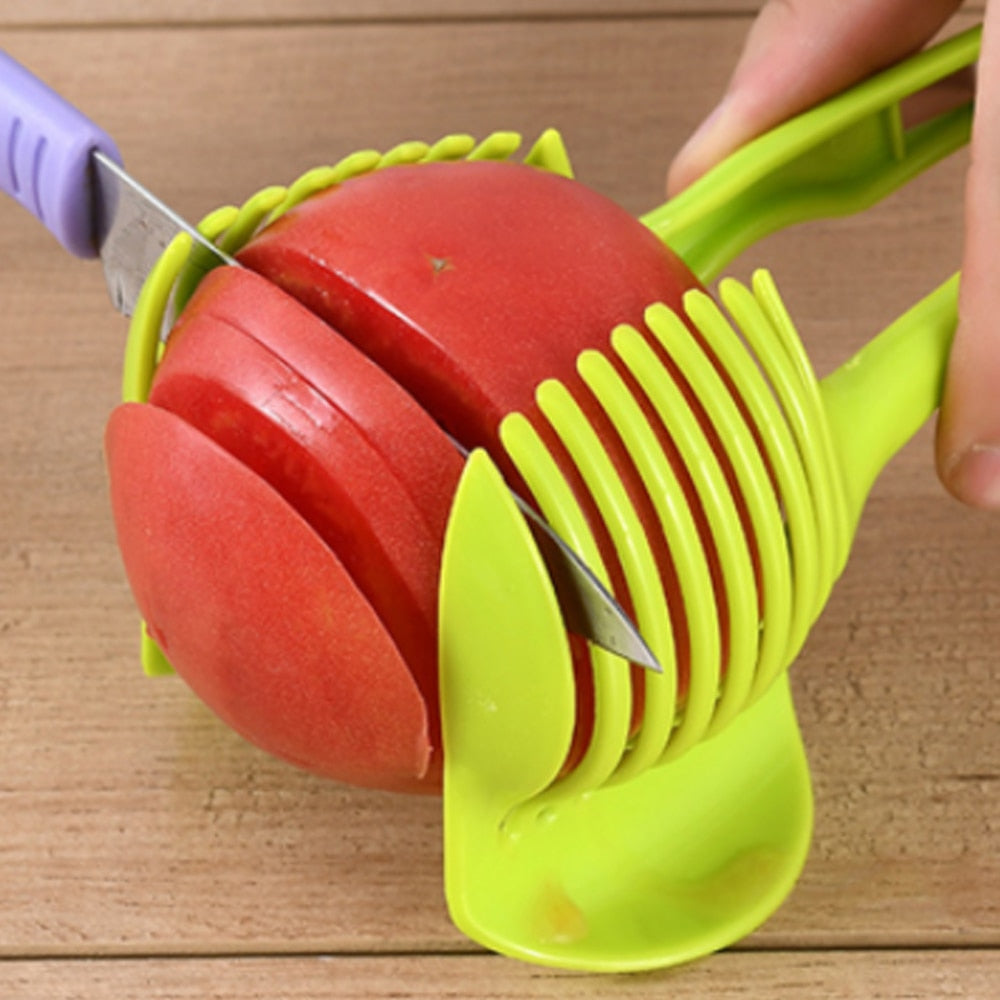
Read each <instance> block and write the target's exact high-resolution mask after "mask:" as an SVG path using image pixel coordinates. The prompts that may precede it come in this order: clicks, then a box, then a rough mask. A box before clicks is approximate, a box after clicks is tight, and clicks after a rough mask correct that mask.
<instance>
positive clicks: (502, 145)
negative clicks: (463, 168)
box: [466, 132, 521, 161]
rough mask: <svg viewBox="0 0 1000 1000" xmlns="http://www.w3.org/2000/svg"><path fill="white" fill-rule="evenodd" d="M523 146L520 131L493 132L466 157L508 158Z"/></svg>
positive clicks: (478, 158) (471, 159)
mask: <svg viewBox="0 0 1000 1000" xmlns="http://www.w3.org/2000/svg"><path fill="white" fill-rule="evenodd" d="M520 147H521V135H520V133H518V132H493V133H491V134H490V135H488V136H487V137H486V138H485V139H483V141H482V142H481V143H479V145H478V146H476V148H475V149H473V150H472V151H471V152H470V153H469V155H468V156H467V157H466V159H467V160H470V161H475V160H507V159H510V157H512V156H513V155H514V154H515V153H516V152H517V151H518V149H520Z"/></svg>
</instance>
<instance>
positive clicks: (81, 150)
mask: <svg viewBox="0 0 1000 1000" xmlns="http://www.w3.org/2000/svg"><path fill="white" fill-rule="evenodd" d="M95 150H100V151H101V152H103V153H104V154H105V155H106V156H108V157H109V158H111V159H113V160H115V162H117V163H121V156H120V154H119V153H118V149H117V147H116V146H115V144H114V141H113V140H112V139H111V137H110V136H109V135H108V134H107V133H106V132H105V131H104V130H103V129H101V128H99V127H98V126H97V125H95V124H94V123H93V122H92V121H91V120H90V119H89V118H87V117H86V115H84V114H83V113H82V112H80V111H78V110H77V109H76V108H75V107H73V105H72V104H70V103H69V102H68V101H66V100H65V99H64V98H62V97H60V96H59V94H57V93H56V92H55V91H54V90H52V88H51V87H49V86H47V85H46V84H44V83H42V81H41V80H39V79H38V78H37V77H36V76H34V75H33V74H31V73H30V72H28V70H26V69H25V68H24V67H23V66H22V65H21V64H20V63H18V62H17V61H16V60H14V59H12V58H11V57H10V56H9V55H8V54H7V53H6V52H4V51H2V50H0V188H2V189H3V190H4V191H6V192H7V194H9V195H10V196H11V197H13V198H14V199H16V200H17V201H19V202H20V203H21V204H22V205H23V206H24V207H25V208H26V209H28V211H29V212H31V213H32V215H34V216H35V217H36V218H37V219H38V220H39V221H41V222H42V223H44V224H45V226H46V228H47V229H48V230H49V232H51V233H52V234H53V235H54V236H55V237H56V239H58V240H59V242H60V243H61V244H62V245H63V246H64V247H65V248H66V249H67V250H69V251H70V252H71V253H73V254H75V255H76V256H77V257H96V256H97V247H96V246H95V242H94V229H95V224H94V195H93V191H94V184H93V177H92V173H91V166H90V162H91V153H92V152H94V151H95Z"/></svg>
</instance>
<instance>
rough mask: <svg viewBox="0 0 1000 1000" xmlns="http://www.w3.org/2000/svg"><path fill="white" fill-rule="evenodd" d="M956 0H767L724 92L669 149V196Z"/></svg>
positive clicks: (903, 47)
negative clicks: (675, 149) (676, 147)
mask: <svg viewBox="0 0 1000 1000" xmlns="http://www.w3.org/2000/svg"><path fill="white" fill-rule="evenodd" d="M959 6H961V0H882V2H879V3H873V2H871V0H841V2H838V3H830V2H829V0H769V2H768V3H765V4H764V6H763V8H762V9H761V12H760V14H759V15H758V17H757V19H756V20H755V21H754V24H753V26H752V28H751V30H750V33H749V34H748V36H747V40H746V44H745V46H744V49H743V54H742V55H741V56H740V58H739V60H738V62H737V64H736V68H735V70H734V71H733V75H732V78H731V79H730V81H729V84H728V87H727V88H726V92H725V94H724V95H723V98H722V100H721V102H720V103H719V104H718V105H717V106H716V108H715V110H714V111H713V112H712V113H711V114H710V115H709V116H708V118H706V119H705V121H704V122H703V124H702V125H701V127H700V128H699V129H698V130H697V131H696V132H695V133H694V135H693V136H692V137H691V139H690V140H689V141H688V142H687V143H686V144H685V146H684V147H683V149H682V150H681V151H680V152H679V153H678V154H677V157H676V158H675V160H674V162H673V164H672V165H671V168H670V172H669V175H668V179H667V190H668V193H669V194H671V195H673V194H676V193H677V192H678V191H679V190H681V189H682V188H684V187H686V186H687V185H688V184H690V183H691V182H692V181H693V180H695V179H696V178H698V177H699V176H700V175H701V174H703V173H704V172H705V171H706V170H708V169H709V168H710V167H712V166H713V165H714V164H715V163H717V162H718V161H719V160H721V159H723V158H724V157H725V156H727V155H728V154H729V153H731V152H732V151H733V150H734V149H736V148H738V147H739V146H741V145H743V144H744V143H746V142H748V141H749V140H750V139H752V138H753V137H754V136H757V135H759V134H760V133H761V132H764V131H765V130H767V129H769V128H771V127H773V126H774V125H777V124H778V123H779V122H781V121H784V120H785V119H786V118H789V117H791V116H792V115H794V114H797V113H798V112H800V111H803V110H805V109H806V108H808V107H811V106H812V105H813V104H816V103H817V102H819V101H821V100H824V99H825V98H827V97H829V96H830V95H831V94H834V93H836V92H837V91H839V90H842V89H843V88H845V87H848V86H850V85H851V84H853V83H856V82H857V81H858V80H860V79H862V78H863V77H865V76H867V75H868V74H870V73H872V72H874V71H875V70H877V69H880V68H882V67H883V66H887V65H889V64H890V63H893V62H895V61H896V60H898V59H900V58H902V57H903V56H904V55H906V54H907V53H909V52H910V51H912V50H914V49H918V48H920V47H921V46H922V45H923V44H924V43H925V42H926V41H927V40H928V39H930V38H931V37H932V36H933V35H934V34H935V33H936V32H937V31H938V30H939V29H940V28H941V26H942V25H943V24H944V23H945V22H946V21H947V20H948V18H949V17H950V16H951V14H952V13H954V11H955V10H956V9H957V8H958V7H959Z"/></svg>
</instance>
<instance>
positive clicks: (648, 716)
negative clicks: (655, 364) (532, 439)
mask: <svg viewBox="0 0 1000 1000" xmlns="http://www.w3.org/2000/svg"><path fill="white" fill-rule="evenodd" d="M578 368H579V371H580V375H581V377H582V378H583V380H584V382H586V384H587V386H588V387H589V388H590V390H591V392H593V393H594V396H595V398H596V399H597V400H598V402H599V403H600V404H601V407H602V409H603V410H604V412H605V413H606V414H607V415H608V417H609V419H610V420H611V421H612V423H613V424H614V426H615V430H616V431H617V432H618V435H619V437H620V438H621V440H622V442H623V444H624V445H625V448H626V450H627V451H628V453H629V455H630V457H631V458H632V460H633V461H634V462H635V464H636V468H637V470H638V471H639V474H640V477H641V479H642V481H643V484H644V485H645V487H646V490H647V492H648V493H649V496H650V498H651V499H652V501H653V504H654V507H655V509H656V512H657V516H658V518H659V521H660V527H661V534H662V536H663V538H664V539H665V542H666V545H667V548H668V549H669V550H670V552H671V555H672V557H673V560H674V563H675V568H674V572H673V573H672V574H671V582H672V583H673V584H674V586H675V587H676V588H677V590H676V593H675V594H672V595H671V598H672V599H667V598H666V595H665V594H664V584H663V583H661V582H660V581H654V582H653V584H652V585H650V587H649V591H648V593H644V592H643V591H642V590H640V589H639V588H641V587H643V586H644V584H643V582H642V581H641V580H640V581H639V583H638V586H637V587H633V588H632V590H631V592H632V596H633V602H634V605H635V608H636V622H637V624H638V626H639V628H640V630H641V631H642V633H643V635H644V636H646V638H647V640H648V642H649V644H650V646H651V648H652V649H653V651H654V652H655V653H656V656H657V659H658V660H659V662H660V663H661V665H662V666H663V671H662V673H661V674H657V675H655V676H648V677H646V678H644V691H643V709H642V724H641V727H640V729H639V732H638V733H637V734H636V736H635V738H634V739H633V740H632V743H631V745H630V746H629V748H628V752H627V754H626V756H625V758H624V760H623V762H622V765H621V766H620V767H619V768H618V770H617V771H616V772H615V774H614V776H613V778H612V780H613V781H615V782H618V781H624V780H627V779H628V778H629V777H630V776H631V775H633V774H636V773H638V772H640V771H643V770H645V769H646V768H647V767H649V766H650V765H652V764H654V763H655V762H656V761H657V760H658V759H659V758H660V756H661V755H662V754H663V751H664V749H665V748H666V745H667V742H668V741H669V739H670V734H671V732H672V730H673V727H674V722H675V719H676V715H677V709H678V692H679V689H680V688H681V687H682V685H683V687H684V688H686V687H687V681H688V677H687V675H688V672H689V669H690V663H689V662H685V663H684V664H681V663H680V662H679V659H678V650H677V648H676V647H677V643H676V642H675V630H676V631H679V632H681V633H682V635H683V636H684V639H685V646H687V645H689V641H688V622H687V620H686V617H685V616H686V614H687V609H686V607H685V606H684V602H683V601H682V600H681V595H682V594H683V593H684V587H685V586H686V585H687V584H689V583H690V584H694V585H697V583H698V582H699V581H701V580H703V581H704V582H705V584H707V586H708V591H709V596H710V598H711V599H710V600H709V601H707V602H706V604H707V607H706V608H705V610H706V613H708V614H710V615H711V616H713V617H714V615H715V600H714V595H712V594H711V582H710V581H709V578H708V568H707V566H706V565H705V561H704V555H703V553H702V552H701V549H700V547H699V546H698V545H697V544H695V545H690V544H688V542H689V541H690V539H691V537H692V535H693V537H694V539H695V541H697V529H696V528H694V526H693V524H690V525H688V524H686V523H685V524H684V527H683V528H681V530H677V527H678V521H682V522H683V521H684V517H683V515H686V516H687V520H690V512H689V511H688V510H687V507H686V505H685V504H684V499H683V495H682V494H681V490H680V487H679V485H678V483H677V480H676V477H675V476H674V475H673V473H672V470H671V468H670V463H669V461H668V460H667V459H666V457H665V456H664V454H663V451H662V449H661V448H660V446H659V443H658V442H657V439H656V435H655V433H654V432H653V430H652V428H651V427H650V425H649V422H648V421H647V420H646V417H645V416H644V414H643V413H642V410H641V408H640V407H639V404H638V402H637V401H636V399H635V397H634V396H633V395H632V393H631V392H630V391H629V388H628V386H626V385H625V382H624V381H623V379H622V377H621V376H620V375H619V374H618V372H617V371H616V370H615V368H614V366H613V365H612V363H611V362H610V361H609V360H608V358H606V357H605V356H604V355H603V354H601V353H599V352H597V351H586V352H584V353H583V354H582V355H581V356H580V359H579V362H578ZM678 514H680V515H681V517H678ZM620 530H624V531H629V530H633V531H634V530H636V527H635V526H631V527H630V525H629V524H628V523H627V522H624V523H622V524H621V526H620ZM639 530H641V527H640V528H639ZM699 556H700V557H701V560H700V564H699V562H698V557H699ZM685 557H687V558H685ZM654 571H655V567H654ZM685 573H689V574H690V575H689V579H688V580H685V579H684V574H685ZM678 578H679V579H678ZM699 624H700V625H706V624H707V623H705V622H699ZM708 628H709V629H710V630H711V631H712V633H713V634H714V637H715V650H714V655H713V654H712V653H711V651H710V652H709V656H710V661H711V662H714V664H715V667H716V669H718V662H719V657H718V623H717V621H716V622H715V623H714V629H712V627H711V626H710V625H709V626H708ZM711 645H712V644H711V643H710V642H708V643H705V644H704V646H711ZM684 652H685V654H687V655H686V659H687V660H688V661H690V654H689V653H688V650H687V649H685V650H684ZM704 667H705V665H704V664H699V668H700V669H704ZM682 670H683V676H681V671H682Z"/></svg>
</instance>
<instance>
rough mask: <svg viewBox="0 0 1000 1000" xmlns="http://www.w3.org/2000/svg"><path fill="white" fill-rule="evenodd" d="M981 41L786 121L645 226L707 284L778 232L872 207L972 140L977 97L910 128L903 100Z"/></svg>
mask: <svg viewBox="0 0 1000 1000" xmlns="http://www.w3.org/2000/svg"><path fill="white" fill-rule="evenodd" d="M979 40H980V29H979V28H978V27H977V28H972V29H970V30H968V31H966V32H964V33H962V34H960V35H956V36H955V37H953V38H951V39H949V40H947V41H945V42H943V43H941V44H940V45H938V46H936V47H935V48H932V49H928V50H927V51H925V52H921V53H920V54H919V55H916V56H914V57H912V58H910V59H907V60H905V61H903V62H901V63H898V64H896V65H895V66H893V67H891V68H890V69H888V70H885V71H884V72H882V73H880V74H878V75H877V76H874V77H872V78H871V79H869V80H866V81H865V82H863V83H861V84H859V85H857V86H856V87H853V88H851V89H850V90H847V91H844V92H843V93H841V94H838V95H837V96H836V97H834V98H831V99H830V100H828V101H826V102H825V103H823V104H821V105H818V106H817V107H815V108H813V109H811V110H810V111H806V112H805V113H803V114H801V115H799V116H798V117H796V118H793V119H791V120H789V121H787V122H785V123H784V124H782V125H779V126H778V127H777V128H774V129H772V130H771V131H770V132H767V133H766V134H764V135H762V136H760V137H759V138H758V139H756V140H754V141H752V142H750V143H748V144H747V145H746V146H744V147H743V148H741V149H739V150H737V151H736V152H735V153H733V154H731V155H730V156H729V157H727V158H726V159H725V160H724V161H723V162H722V163H720V164H719V165H718V166H717V167H715V168H714V169H712V170H711V171H709V172H708V173H707V174H705V175H704V176H703V177H702V178H701V179H699V180H698V181H696V182H695V183H694V184H692V185H691V186H690V187H689V188H687V189H686V190H685V191H683V192H681V193H680V194H679V195H678V196H677V197H675V198H673V199H671V200H670V201H668V202H667V203H666V204H664V205H661V206H660V207H658V208H655V209H653V210H652V211H650V212H648V213H647V214H646V215H644V216H643V217H642V221H643V222H644V223H645V224H646V225H647V226H649V227H650V228H651V229H652V230H653V231H654V232H655V233H656V234H657V235H658V236H659V237H660V238H661V239H662V240H663V241H664V242H665V243H666V244H667V245H668V246H670V247H671V248H672V249H673V250H674V251H675V252H676V253H678V254H679V255H680V256H681V257H682V258H683V259H684V261H685V262H686V263H687V265H688V266H689V267H690V268H691V269H692V271H694V273H695V274H696V275H698V277H699V278H700V279H701V280H702V281H708V280H710V279H712V278H714V277H716V276H717V275H718V274H719V272H720V271H721V270H722V268H724V267H725V266H726V265H727V264H728V263H729V262H730V261H732V260H733V259H734V258H735V257H736V256H737V255H738V254H740V253H741V252H742V251H743V250H744V249H746V248H747V247H748V246H750V245H751V244H752V243H754V242H755V241H757V240H759V239H761V238H763V237H764V236H767V235H768V234H770V233H773V232H775V231H777V230H779V229H782V228H784V227H786V226H789V225H792V224H794V223H798V222H804V221H807V220H809V219H816V218H825V217H829V216H836V215H843V214H847V213H850V212H856V211H859V210H861V209H863V208H866V207H868V206H869V205H871V204H873V203H875V202H877V201H878V200H879V199H881V198H883V197H884V196H885V195H887V194H889V193H890V192H892V191H895V190H896V189H897V188H899V187H901V186H902V185H903V184H905V183H906V182H907V181H908V180H910V179H911V178H912V177H914V176H915V175H917V174H919V173H920V172H921V171H923V170H925V169H926V168H928V167H930V166H931V165H933V164H934V163H936V162H938V161H939V160H941V159H942V158H944V157H945V156H947V155H948V154H950V153H952V152H954V151H955V150H956V149H959V148H960V147H961V146H963V145H964V144H965V143H966V142H967V141H968V139H969V134H970V130H971V122H972V101H971V100H970V101H968V102H966V103H964V104H962V105H961V106H959V107H957V108H952V109H950V110H947V111H945V112H943V113H941V114H938V115H937V116H936V117H932V118H930V119H928V120H926V121H923V122H921V123H920V124H917V125H913V126H910V127H906V125H905V124H904V121H903V115H902V111H901V102H902V101H904V100H905V99H906V98H908V97H912V96H913V95H914V94H917V93H919V92H920V91H921V90H924V89H926V88H927V87H930V86H932V85H933V84H935V83H937V82H939V81H941V80H943V79H945V78H946V77H948V76H951V75H952V74H954V73H956V72H958V71H960V70H962V69H964V68H966V67H968V66H970V65H972V64H973V63H974V62H975V60H976V59H977V57H978V54H979Z"/></svg>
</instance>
